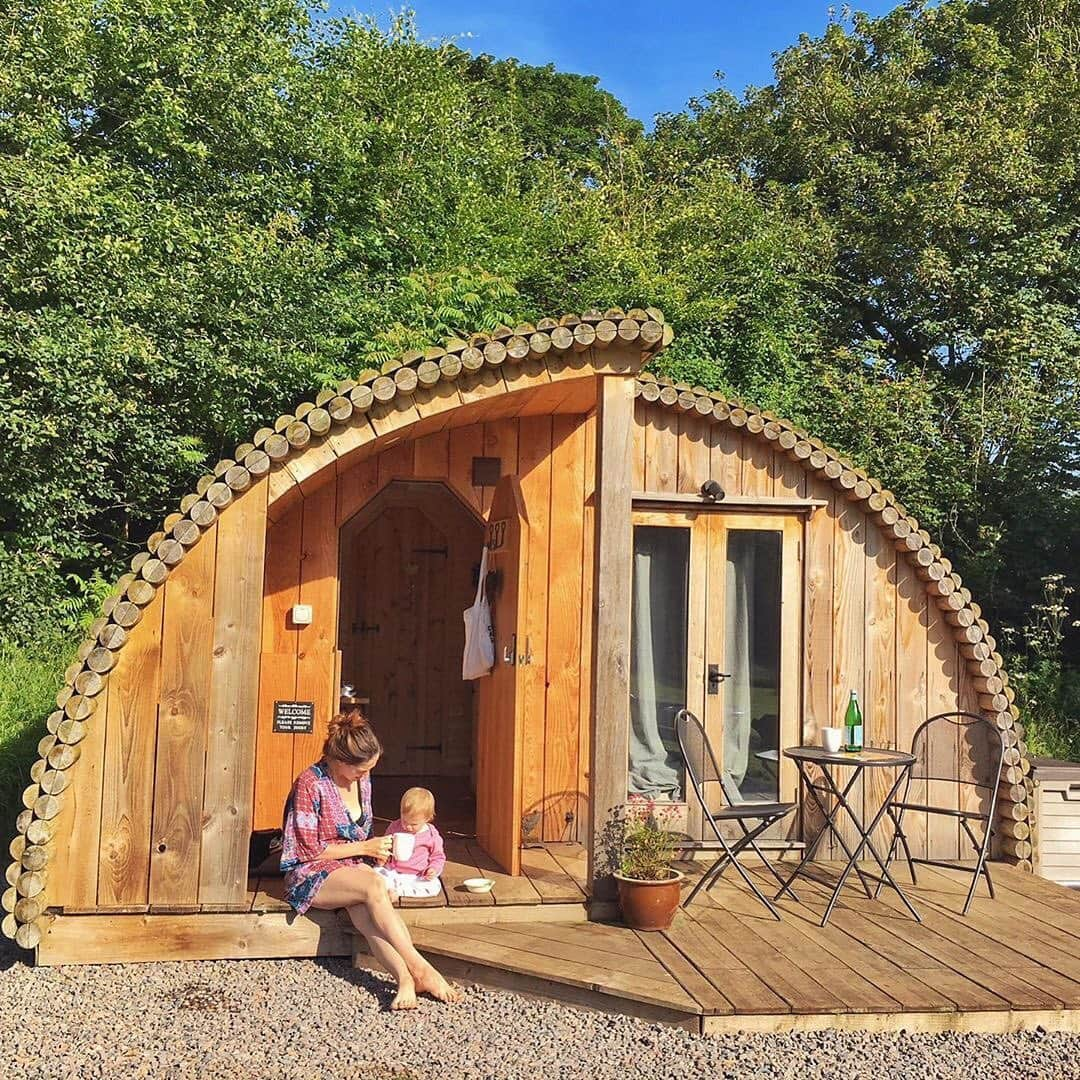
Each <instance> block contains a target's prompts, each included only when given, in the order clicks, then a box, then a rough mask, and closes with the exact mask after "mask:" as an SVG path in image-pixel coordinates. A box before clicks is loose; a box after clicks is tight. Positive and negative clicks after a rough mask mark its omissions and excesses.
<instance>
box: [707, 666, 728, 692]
mask: <svg viewBox="0 0 1080 1080" xmlns="http://www.w3.org/2000/svg"><path fill="white" fill-rule="evenodd" d="M730 678H731V673H730V672H726V671H721V670H720V665H719V664H710V665H709V689H708V693H710V694H719V693H720V684H721V683H722V682H723V681H724V680H725V679H730Z"/></svg>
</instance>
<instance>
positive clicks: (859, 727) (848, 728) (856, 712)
mask: <svg viewBox="0 0 1080 1080" xmlns="http://www.w3.org/2000/svg"><path fill="white" fill-rule="evenodd" d="M844 731H845V734H846V736H847V739H846V741H845V743H844V749H845V750H847V751H849V752H850V753H853V754H857V753H858V752H859V751H860V750H862V748H863V724H862V709H860V708H859V695H858V694H857V693H856V692H855V691H854V690H852V691H851V697H849V698H848V704H847V712H846V713H844Z"/></svg>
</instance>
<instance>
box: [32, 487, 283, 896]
mask: <svg viewBox="0 0 1080 1080" xmlns="http://www.w3.org/2000/svg"><path fill="white" fill-rule="evenodd" d="M266 497H267V483H266V481H265V480H258V481H256V482H255V483H254V484H253V485H252V486H251V488H250V489H249V490H248V491H247V492H246V493H245V494H244V495H243V496H242V497H240V498H237V499H236V501H235V502H234V503H233V504H232V505H230V506H228V507H227V508H225V509H224V510H222V511H221V513H220V516H219V518H218V521H217V523H216V524H215V525H213V526H212V527H211V528H209V529H207V530H206V531H205V532H204V533H203V535H202V536H201V537H200V538H199V540H198V542H197V543H196V545H195V546H194V547H193V548H192V549H191V550H190V551H189V552H188V553H187V555H186V557H185V558H184V560H183V561H182V562H181V563H180V565H179V566H177V567H176V568H175V569H174V570H173V571H172V573H171V574H170V576H169V578H168V580H167V581H166V582H165V583H164V585H163V587H162V588H161V589H160V590H159V591H158V593H157V595H156V596H155V597H154V599H153V600H152V601H151V602H150V603H149V604H148V605H147V606H146V608H145V609H144V611H143V613H142V618H141V619H140V621H139V622H138V624H137V625H136V626H135V627H133V628H132V630H131V631H130V633H129V637H128V641H127V643H126V644H125V645H124V647H123V649H121V650H120V651H119V652H118V653H117V664H116V667H115V668H114V669H113V670H112V671H111V672H110V675H109V683H108V688H107V690H106V691H105V693H104V694H103V695H102V701H101V703H100V704H99V706H98V710H97V713H96V714H95V716H94V717H93V720H92V722H91V723H89V724H88V725H87V735H86V738H85V739H84V740H83V744H82V747H81V750H82V753H81V756H80V760H79V768H78V769H77V770H74V772H73V784H72V787H71V789H70V790H71V796H70V798H69V799H68V800H67V802H68V803H69V804H70V808H66V809H65V810H64V812H63V814H62V817H61V819H60V822H59V827H58V831H57V836H56V838H55V843H56V846H57V848H58V850H59V851H61V852H63V853H64V854H63V855H62V856H61V858H60V860H59V863H60V867H59V871H58V872H57V873H56V874H55V875H54V876H53V880H54V885H53V886H52V892H51V894H50V898H49V899H50V903H51V904H53V905H56V906H59V907H63V908H64V909H65V910H66V911H76V912H77V911H92V910H109V911H130V912H138V911H148V910H149V911H185V910H196V909H199V908H203V909H206V908H216V909H219V910H232V909H241V908H244V907H246V905H247V902H248V901H247V861H248V838H249V830H250V823H251V818H252V791H253V779H254V750H255V728H256V721H257V716H258V708H257V705H258V701H257V692H258V689H259V687H258V673H259V650H260V633H261V622H262V619H261V605H262V603H263V553H264V550H265V546H266V503H267V498H266Z"/></svg>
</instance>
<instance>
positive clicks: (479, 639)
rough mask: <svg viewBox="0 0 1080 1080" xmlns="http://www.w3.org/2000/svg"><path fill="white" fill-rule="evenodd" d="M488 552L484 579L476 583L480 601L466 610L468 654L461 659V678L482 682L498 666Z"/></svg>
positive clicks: (482, 559) (483, 562)
mask: <svg viewBox="0 0 1080 1080" xmlns="http://www.w3.org/2000/svg"><path fill="white" fill-rule="evenodd" d="M487 565H488V549H487V544H485V545H484V553H483V555H481V556H480V580H479V581H477V583H476V599H475V600H473V604H472V607H470V608H466V609H465V614H464V618H465V655H464V656H463V657H462V660H461V677H462V678H463V679H479V678H481V677H482V676H484V675H488V674H490V673H491V669H492V667H494V665H495V631H494V629H493V628H492V625H491V605H490V604H489V603H488V600H487V595H486V590H485V586H486V585H487Z"/></svg>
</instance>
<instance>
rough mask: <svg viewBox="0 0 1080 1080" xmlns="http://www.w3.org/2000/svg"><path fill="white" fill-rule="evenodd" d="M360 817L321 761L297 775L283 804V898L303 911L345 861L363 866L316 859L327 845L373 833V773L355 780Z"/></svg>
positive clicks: (356, 862)
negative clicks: (352, 812)
mask: <svg viewBox="0 0 1080 1080" xmlns="http://www.w3.org/2000/svg"><path fill="white" fill-rule="evenodd" d="M359 788H360V818H359V820H358V821H353V819H352V818H351V817H350V816H349V811H348V810H347V809H346V808H345V803H344V802H342V800H341V793H340V792H339V791H338V789H337V786H336V785H335V784H334V781H333V780H332V779H331V778H330V774H329V772H328V771H327V769H326V762H324V761H319V762H316V763H315V764H314V765H312V766H310V767H309V768H307V769H305V770H304V771H303V772H302V773H301V774H300V775H299V776H298V777H297V778H296V782H295V783H294V784H293V786H292V791H291V792H290V793H289V798H288V800H287V801H286V803H285V825H284V828H283V835H282V842H281V869H282V870H284V871H285V899H286V900H288V902H289V903H290V904H291V905H292V906H293V907H294V908H295V909H296V910H297V911H298V912H299V913H300V914H301V915H302V914H303V913H304V912H305V911H307V909H308V908H309V907H311V902H312V901H313V900H314V899H315V896H316V894H317V893H318V891H319V889H320V888H321V887H322V883H323V882H324V881H325V880H326V879H327V878H328V877H329V876H330V875H331V874H332V873H333V872H334V871H335V870H337V869H340V868H341V867H343V866H365V865H367V864H366V863H365V862H364V860H363V859H362V858H359V857H355V858H348V859H320V858H319V855H320V854H321V853H322V851H323V849H324V848H325V847H326V846H327V844H337V843H350V842H352V841H354V840H367V839H368V837H369V836H370V835H371V824H372V816H371V777H370V776H365V777H363V778H362V779H361V780H360V781H359Z"/></svg>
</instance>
